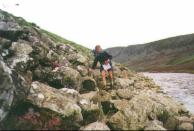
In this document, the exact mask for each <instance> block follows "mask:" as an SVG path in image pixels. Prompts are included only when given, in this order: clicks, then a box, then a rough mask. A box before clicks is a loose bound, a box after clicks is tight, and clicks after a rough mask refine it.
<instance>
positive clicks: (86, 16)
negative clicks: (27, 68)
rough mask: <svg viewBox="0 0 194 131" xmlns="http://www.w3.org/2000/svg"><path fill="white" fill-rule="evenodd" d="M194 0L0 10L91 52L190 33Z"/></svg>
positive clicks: (78, 1) (35, 0)
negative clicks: (98, 45) (19, 17)
mask: <svg viewBox="0 0 194 131" xmlns="http://www.w3.org/2000/svg"><path fill="white" fill-rule="evenodd" d="M193 5H194V0H0V9H3V10H6V11H8V12H10V13H12V14H14V15H16V16H21V17H23V18H24V19H26V20H27V21H29V22H34V23H36V24H37V25H39V26H40V27H41V28H43V29H46V30H48V31H51V32H53V33H56V34H58V35H60V36H62V37H64V38H65V39H68V40H71V41H74V42H76V43H78V44H81V45H83V46H86V47H88V48H90V49H93V48H94V46H95V45H96V44H100V45H101V46H102V48H109V47H115V46H128V45H133V44H143V43H147V42H151V41H156V40H160V39H164V38H168V37H173V36H178V35H184V34H191V33H194V17H193V13H194V8H193Z"/></svg>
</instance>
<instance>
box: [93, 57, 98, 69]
mask: <svg viewBox="0 0 194 131" xmlns="http://www.w3.org/2000/svg"><path fill="white" fill-rule="evenodd" d="M97 63H98V59H97V57H95V59H94V62H93V65H92V69H95V68H96V65H97Z"/></svg>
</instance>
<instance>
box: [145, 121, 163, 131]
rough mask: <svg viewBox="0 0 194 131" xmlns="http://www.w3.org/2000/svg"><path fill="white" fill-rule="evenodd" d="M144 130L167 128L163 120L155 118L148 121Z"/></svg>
mask: <svg viewBox="0 0 194 131" xmlns="http://www.w3.org/2000/svg"><path fill="white" fill-rule="evenodd" d="M144 130H148V131H151V130H152V131H153V130H160V131H161V130H166V129H165V128H164V127H163V123H162V122H160V121H157V120H154V121H150V122H148V124H147V125H146V127H145V128H144Z"/></svg>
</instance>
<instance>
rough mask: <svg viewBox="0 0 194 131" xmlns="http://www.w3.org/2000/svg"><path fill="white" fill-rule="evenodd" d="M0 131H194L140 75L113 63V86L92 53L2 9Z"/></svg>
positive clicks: (180, 109)
mask: <svg viewBox="0 0 194 131" xmlns="http://www.w3.org/2000/svg"><path fill="white" fill-rule="evenodd" d="M0 17H1V19H0V20H1V21H0V121H1V122H0V129H9V130H10V129H24V130H26V129H31V130H32V129H50V130H55V129H82V130H92V129H93V130H98V129H101V130H110V129H115V130H117V129H122V130H128V129H131V130H132V129H145V130H156V129H158V130H165V129H189V130H192V129H193V122H194V119H193V116H192V114H191V113H190V112H188V111H187V110H186V109H185V108H184V106H183V105H181V104H180V103H177V102H175V101H173V100H172V98H170V97H168V96H166V95H165V94H164V93H163V92H162V91H161V90H160V87H158V86H157V85H155V83H154V82H153V81H152V80H150V79H148V78H147V77H144V76H143V75H142V74H137V73H135V72H131V71H130V70H128V69H127V68H125V67H123V66H121V65H120V64H116V63H114V79H115V80H114V81H115V85H114V88H111V89H110V88H104V87H103V86H102V84H101V81H100V80H101V79H100V77H99V76H100V75H99V70H94V71H93V72H88V68H89V65H90V64H91V62H92V58H91V54H90V53H89V52H90V51H89V50H88V49H86V48H84V47H81V46H79V45H76V44H75V43H73V42H70V41H67V40H64V39H62V38H60V37H58V36H56V35H54V34H51V33H49V32H47V31H44V30H42V29H40V28H39V27H38V26H36V25H35V24H30V23H27V22H26V21H24V20H23V19H22V18H17V17H14V16H12V15H10V14H8V13H6V12H3V11H2V10H0Z"/></svg>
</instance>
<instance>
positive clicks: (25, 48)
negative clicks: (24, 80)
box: [8, 41, 33, 71]
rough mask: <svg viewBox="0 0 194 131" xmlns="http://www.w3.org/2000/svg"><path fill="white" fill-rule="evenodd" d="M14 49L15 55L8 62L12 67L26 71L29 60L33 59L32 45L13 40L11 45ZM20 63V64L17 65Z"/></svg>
mask: <svg viewBox="0 0 194 131" xmlns="http://www.w3.org/2000/svg"><path fill="white" fill-rule="evenodd" d="M10 49H11V50H13V51H14V56H13V57H11V58H9V59H8V63H9V64H10V67H11V68H15V67H16V66H17V67H16V68H17V70H21V71H24V70H25V69H26V68H27V67H26V66H27V64H26V63H27V62H28V61H29V60H30V59H32V58H30V57H29V54H30V53H31V52H32V50H33V49H32V47H31V46H30V45H29V43H28V42H25V41H21V42H13V43H12V46H11V47H10ZM17 64H18V65H17Z"/></svg>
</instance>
